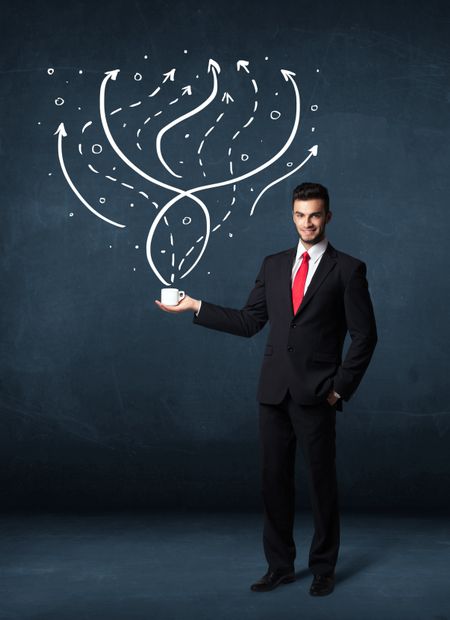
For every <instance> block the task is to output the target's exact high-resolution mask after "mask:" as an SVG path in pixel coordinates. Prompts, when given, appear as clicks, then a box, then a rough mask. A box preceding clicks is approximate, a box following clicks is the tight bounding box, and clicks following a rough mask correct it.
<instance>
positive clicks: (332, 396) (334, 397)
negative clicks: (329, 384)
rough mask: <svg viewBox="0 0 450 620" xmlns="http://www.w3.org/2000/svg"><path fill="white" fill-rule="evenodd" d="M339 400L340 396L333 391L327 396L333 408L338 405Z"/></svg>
mask: <svg viewBox="0 0 450 620" xmlns="http://www.w3.org/2000/svg"><path fill="white" fill-rule="evenodd" d="M338 400H339V396H337V395H336V392H335V391H334V390H331V392H330V393H329V394H328V396H327V401H328V404H329V405H331V406H332V407H333V406H334V405H335V404H336V403H337V401H338Z"/></svg>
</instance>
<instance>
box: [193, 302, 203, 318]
mask: <svg viewBox="0 0 450 620" xmlns="http://www.w3.org/2000/svg"><path fill="white" fill-rule="evenodd" d="M201 309H202V300H201V299H200V305H199V307H198V310H197V312H195V316H198V315H199V313H200V310H201Z"/></svg>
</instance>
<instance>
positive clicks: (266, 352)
mask: <svg viewBox="0 0 450 620" xmlns="http://www.w3.org/2000/svg"><path fill="white" fill-rule="evenodd" d="M272 354H273V346H272V345H271V344H268V345H266V348H265V350H264V355H272Z"/></svg>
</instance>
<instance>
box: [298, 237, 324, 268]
mask: <svg viewBox="0 0 450 620" xmlns="http://www.w3.org/2000/svg"><path fill="white" fill-rule="evenodd" d="M327 245H328V239H327V238H326V237H325V238H324V239H322V241H319V243H315V244H314V245H313V246H312V247H311V248H309V250H308V254H309V258H310V260H312V261H313V262H314V263H315V262H317V261H318V260H319V258H320V257H321V256H322V254H323V253H324V252H325V250H326V249H327ZM305 251H306V248H305V247H304V245H303V243H302V240H301V239H299V240H298V245H297V254H296V256H295V262H297V261H298V260H299V259H300V257H301V255H302V254H303V252H305Z"/></svg>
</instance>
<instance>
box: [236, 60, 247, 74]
mask: <svg viewBox="0 0 450 620" xmlns="http://www.w3.org/2000/svg"><path fill="white" fill-rule="evenodd" d="M248 65H249V62H248V60H238V61H237V63H236V69H237V70H238V71H240V70H241V69H244V71H246V72H247V73H250V71H249V70H248V69H247V67H248Z"/></svg>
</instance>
